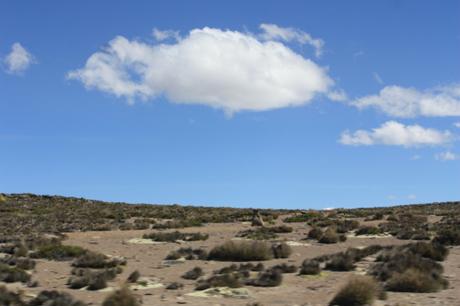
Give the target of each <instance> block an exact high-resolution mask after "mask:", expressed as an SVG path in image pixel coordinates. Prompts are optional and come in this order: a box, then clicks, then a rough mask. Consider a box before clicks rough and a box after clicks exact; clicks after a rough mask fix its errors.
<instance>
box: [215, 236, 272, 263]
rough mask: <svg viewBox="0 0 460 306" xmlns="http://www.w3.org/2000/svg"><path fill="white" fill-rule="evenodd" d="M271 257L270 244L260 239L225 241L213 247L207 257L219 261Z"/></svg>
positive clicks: (267, 258)
mask: <svg viewBox="0 0 460 306" xmlns="http://www.w3.org/2000/svg"><path fill="white" fill-rule="evenodd" d="M271 258H273V251H272V248H271V246H270V245H269V244H268V243H266V242H262V241H231V240H230V241H227V242H225V243H224V244H222V245H219V246H216V247H214V248H213V249H212V250H211V251H210V252H209V256H208V259H210V260H221V261H256V260H269V259H271Z"/></svg>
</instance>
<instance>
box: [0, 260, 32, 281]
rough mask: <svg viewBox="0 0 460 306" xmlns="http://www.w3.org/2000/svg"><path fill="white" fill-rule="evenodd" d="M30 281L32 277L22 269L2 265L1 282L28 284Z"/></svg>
mask: <svg viewBox="0 0 460 306" xmlns="http://www.w3.org/2000/svg"><path fill="white" fill-rule="evenodd" d="M29 280H30V275H29V274H28V273H27V272H26V271H24V270H23V269H20V268H18V267H10V266H9V265H6V264H2V263H0V282H5V283H14V282H22V283H26V282H28V281H29Z"/></svg>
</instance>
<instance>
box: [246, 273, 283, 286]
mask: <svg viewBox="0 0 460 306" xmlns="http://www.w3.org/2000/svg"><path fill="white" fill-rule="evenodd" d="M282 281H283V274H282V272H281V271H280V270H279V269H269V270H267V271H263V272H260V273H259V275H257V278H255V279H250V280H248V281H246V284H247V285H250V286H256V287H276V286H279V285H281V282H282Z"/></svg>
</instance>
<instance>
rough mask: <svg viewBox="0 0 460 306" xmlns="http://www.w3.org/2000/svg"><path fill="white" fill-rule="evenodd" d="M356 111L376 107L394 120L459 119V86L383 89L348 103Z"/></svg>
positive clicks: (389, 87) (394, 87)
mask: <svg viewBox="0 0 460 306" xmlns="http://www.w3.org/2000/svg"><path fill="white" fill-rule="evenodd" d="M351 104H352V105H354V106H356V107H357V108H359V109H364V108H371V107H373V108H377V109H379V110H381V111H383V112H384V113H386V114H388V115H390V116H394V117H406V118H410V117H416V116H430V117H442V116H460V84H452V85H449V86H442V87H436V88H432V89H429V90H425V91H419V90H417V89H415V88H405V87H400V86H386V87H384V88H383V89H382V90H381V91H380V93H379V94H377V95H370V96H365V97H362V98H359V99H357V100H355V101H353V102H352V103H351Z"/></svg>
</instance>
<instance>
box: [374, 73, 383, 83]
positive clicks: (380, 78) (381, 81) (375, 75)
mask: <svg viewBox="0 0 460 306" xmlns="http://www.w3.org/2000/svg"><path fill="white" fill-rule="evenodd" d="M373 76H374V79H375V81H376V82H377V83H379V84H380V85H383V84H384V83H385V82H383V79H382V77H381V76H380V75H379V74H378V73H377V72H374V74H373Z"/></svg>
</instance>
